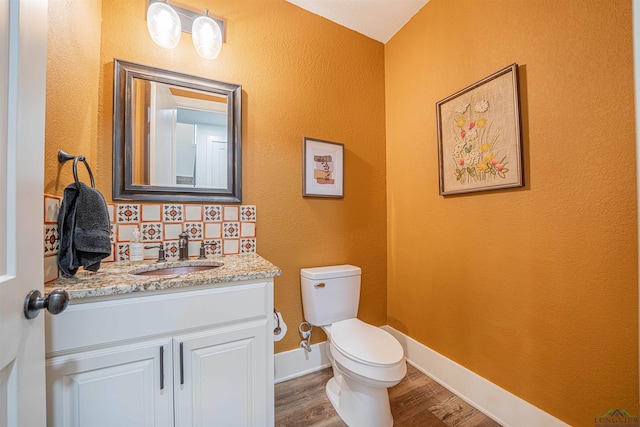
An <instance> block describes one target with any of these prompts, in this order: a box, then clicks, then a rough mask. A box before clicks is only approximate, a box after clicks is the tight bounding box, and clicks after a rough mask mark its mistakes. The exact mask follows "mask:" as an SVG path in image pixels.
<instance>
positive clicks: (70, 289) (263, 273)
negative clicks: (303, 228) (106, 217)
mask: <svg viewBox="0 0 640 427" xmlns="http://www.w3.org/2000/svg"><path fill="white" fill-rule="evenodd" d="M216 263H218V264H222V265H221V266H219V267H216V268H213V269H211V270H205V271H199V272H193V273H188V274H170V275H162V276H154V275H152V276H143V275H135V274H131V272H137V271H140V270H145V269H147V268H148V269H158V268H170V267H178V266H184V265H189V266H203V265H212V264H216ZM281 273H282V272H281V271H280V269H279V268H278V267H276V266H275V265H273V264H271V263H270V262H269V261H267V260H266V259H264V258H262V257H261V256H260V255H257V254H244V255H227V256H218V257H211V258H208V259H206V260H199V259H190V260H189V261H177V260H176V261H173V260H172V261H167V262H163V263H156V262H155V261H152V260H145V261H138V262H130V261H128V262H110V263H103V264H102V266H101V267H100V270H98V272H96V273H92V272H88V271H85V270H83V269H82V268H81V269H80V270H78V272H77V273H76V275H75V276H73V277H70V278H65V277H61V278H59V279H58V280H55V281H53V282H50V283H47V284H45V286H44V292H45V294H48V293H49V292H51V291H52V290H53V289H56V288H63V289H64V290H66V291H67V293H69V298H70V299H71V300H77V299H82V298H92V297H105V296H112V295H121V294H130V293H135V292H145V291H157V290H163V289H174V288H187V287H193V286H202V285H211V284H216V283H225V282H237V281H241V280H254V279H265V278H270V277H275V276H279V275H280V274H281Z"/></svg>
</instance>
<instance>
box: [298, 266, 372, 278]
mask: <svg viewBox="0 0 640 427" xmlns="http://www.w3.org/2000/svg"><path fill="white" fill-rule="evenodd" d="M360 274H362V270H361V269H360V267H356V266H355V265H332V266H328V267H314V268H303V269H302V270H300V275H301V276H302V277H304V278H307V279H311V280H323V279H334V278H336V277H348V276H358V275H360Z"/></svg>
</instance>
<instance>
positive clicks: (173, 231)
mask: <svg viewBox="0 0 640 427" xmlns="http://www.w3.org/2000/svg"><path fill="white" fill-rule="evenodd" d="M180 233H182V224H165V225H164V239H165V240H178V239H179V238H180Z"/></svg>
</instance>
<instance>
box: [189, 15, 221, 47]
mask: <svg viewBox="0 0 640 427" xmlns="http://www.w3.org/2000/svg"><path fill="white" fill-rule="evenodd" d="M191 35H192V36H193V46H194V47H195V48H196V52H198V55H200V56H202V57H203V58H207V59H215V58H217V57H218V55H219V54H220V49H221V48H222V31H221V30H220V25H218V23H217V22H216V21H214V20H213V19H211V18H210V17H209V11H208V10H205V14H204V15H203V16H200V17H198V18H196V19H195V20H194V21H193V27H192V29H191Z"/></svg>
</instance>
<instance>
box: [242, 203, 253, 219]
mask: <svg viewBox="0 0 640 427" xmlns="http://www.w3.org/2000/svg"><path fill="white" fill-rule="evenodd" d="M255 220H256V207H255V206H240V221H255Z"/></svg>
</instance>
